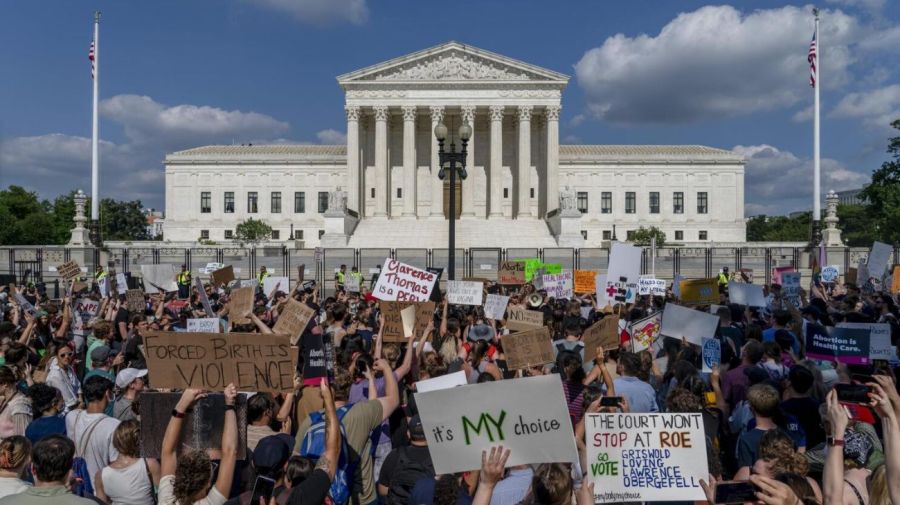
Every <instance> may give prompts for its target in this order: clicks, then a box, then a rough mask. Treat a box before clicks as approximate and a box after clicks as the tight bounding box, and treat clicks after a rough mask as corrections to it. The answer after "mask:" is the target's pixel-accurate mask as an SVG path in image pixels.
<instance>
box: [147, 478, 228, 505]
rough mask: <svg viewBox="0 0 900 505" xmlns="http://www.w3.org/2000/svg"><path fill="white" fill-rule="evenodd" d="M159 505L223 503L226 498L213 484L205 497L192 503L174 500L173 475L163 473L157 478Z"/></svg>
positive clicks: (217, 504) (212, 504)
mask: <svg viewBox="0 0 900 505" xmlns="http://www.w3.org/2000/svg"><path fill="white" fill-rule="evenodd" d="M158 499H159V505H224V503H225V502H226V501H228V499H227V498H225V497H224V496H222V493H220V492H219V490H218V489H216V486H215V484H213V486H212V487H211V488H210V489H209V493H207V495H206V498H203V499H202V500H198V501H195V502H194V503H193V504H180V503H178V501H177V500H175V476H174V475H163V477H162V478H161V479H159V495H158Z"/></svg>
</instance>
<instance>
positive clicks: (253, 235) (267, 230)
mask: <svg viewBox="0 0 900 505" xmlns="http://www.w3.org/2000/svg"><path fill="white" fill-rule="evenodd" d="M271 236H272V227H271V226H269V225H267V224H266V223H265V222H264V221H262V220H259V219H253V218H252V217H251V218H249V219H247V220H245V221H241V222H240V223H238V225H237V226H236V227H235V228H234V238H235V240H237V241H238V242H240V243H242V244H250V245H256V244H257V243H259V242H262V241H264V240H268V239H269V237H271Z"/></svg>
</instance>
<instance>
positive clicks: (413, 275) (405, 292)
mask: <svg viewBox="0 0 900 505" xmlns="http://www.w3.org/2000/svg"><path fill="white" fill-rule="evenodd" d="M437 279H438V276H437V274H435V273H432V272H429V271H427V270H423V269H421V268H416V267H414V266H412V265H407V264H406V263H403V262H400V261H397V260H393V259H391V258H385V260H384V263H382V269H381V274H380V275H379V276H378V282H377V283H376V284H375V288H374V289H373V290H372V293H373V294H374V295H375V298H378V299H379V300H384V301H389V302H425V301H428V298H429V297H430V296H431V290H432V288H434V281H435V280H437ZM479 305H480V303H479Z"/></svg>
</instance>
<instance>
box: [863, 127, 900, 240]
mask: <svg viewBox="0 0 900 505" xmlns="http://www.w3.org/2000/svg"><path fill="white" fill-rule="evenodd" d="M891 126H893V127H894V128H895V129H897V130H900V119H897V120H895V121H894V122H893V123H891ZM887 152H888V154H890V155H891V158H893V159H892V160H890V161H885V162H884V163H882V164H881V168H879V169H878V170H875V172H873V173H872V182H871V183H870V184H869V185H867V186H866V187H865V188H864V189H863V191H862V193H861V194H860V196H862V197H863V198H865V199H866V203H867V204H868V209H869V215H870V217H871V219H872V220H873V221H874V225H875V228H876V230H877V232H878V236H879V237H880V239H881V240H882V241H883V242H888V243H895V242H898V241H900V136H897V137H891V138H890V139H888V148H887Z"/></svg>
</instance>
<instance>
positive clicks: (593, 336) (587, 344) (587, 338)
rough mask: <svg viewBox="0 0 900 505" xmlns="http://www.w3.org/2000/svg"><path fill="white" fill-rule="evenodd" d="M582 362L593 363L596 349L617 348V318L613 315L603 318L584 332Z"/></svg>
mask: <svg viewBox="0 0 900 505" xmlns="http://www.w3.org/2000/svg"><path fill="white" fill-rule="evenodd" d="M583 337H584V361H585V362H588V361H593V360H594V358H596V357H597V347H603V349H604V350H610V349H618V348H619V318H618V317H616V316H615V315H608V316H605V317H604V318H603V319H601V320H599V321H597V322H596V323H594V324H593V325H591V326H590V328H588V329H586V330H584V335H583Z"/></svg>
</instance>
